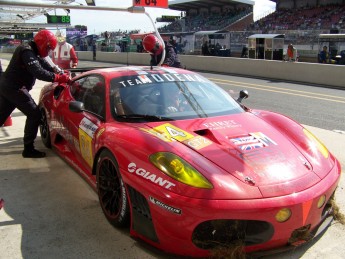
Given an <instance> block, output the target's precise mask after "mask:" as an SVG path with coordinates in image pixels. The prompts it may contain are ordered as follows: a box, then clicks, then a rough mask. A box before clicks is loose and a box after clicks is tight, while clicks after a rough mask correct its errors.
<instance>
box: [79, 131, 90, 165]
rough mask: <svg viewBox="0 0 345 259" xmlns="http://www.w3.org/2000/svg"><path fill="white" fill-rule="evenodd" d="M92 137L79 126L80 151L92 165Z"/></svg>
mask: <svg viewBox="0 0 345 259" xmlns="http://www.w3.org/2000/svg"><path fill="white" fill-rule="evenodd" d="M91 142H92V138H91V137H90V136H89V135H88V134H86V133H85V132H84V131H83V130H82V129H80V128H79V143H80V153H81V156H82V157H83V158H84V159H85V161H86V162H87V163H88V164H89V166H90V167H92V162H93V159H92V145H91Z"/></svg>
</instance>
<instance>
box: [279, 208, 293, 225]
mask: <svg viewBox="0 0 345 259" xmlns="http://www.w3.org/2000/svg"><path fill="white" fill-rule="evenodd" d="M290 217H291V210H290V209H288V208H284V209H281V210H280V211H278V213H277V214H276V220H277V221H278V222H280V223H282V222H285V221H287V220H288V219H289V218H290Z"/></svg>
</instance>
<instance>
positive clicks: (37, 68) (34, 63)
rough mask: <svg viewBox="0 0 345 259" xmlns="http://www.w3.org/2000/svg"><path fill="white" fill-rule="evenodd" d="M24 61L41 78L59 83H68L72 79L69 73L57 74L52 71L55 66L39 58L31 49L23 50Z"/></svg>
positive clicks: (30, 70) (34, 74)
mask: <svg viewBox="0 0 345 259" xmlns="http://www.w3.org/2000/svg"><path fill="white" fill-rule="evenodd" d="M22 61H23V62H24V65H25V67H26V69H27V70H28V71H29V72H30V73H31V74H32V75H33V76H34V77H35V78H37V79H39V80H42V81H46V82H58V83H67V82H68V81H69V80H70V77H69V75H68V74H55V73H54V72H52V71H51V70H53V68H52V67H51V66H50V65H49V64H48V63H47V62H45V61H44V60H43V59H40V60H39V59H38V58H37V57H36V56H35V54H34V53H33V52H32V51H31V50H25V51H23V53H22ZM46 66H47V67H46ZM46 68H47V69H46ZM49 69H51V70H49Z"/></svg>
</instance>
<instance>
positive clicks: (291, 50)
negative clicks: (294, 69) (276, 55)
mask: <svg viewBox="0 0 345 259" xmlns="http://www.w3.org/2000/svg"><path fill="white" fill-rule="evenodd" d="M285 61H292V62H295V61H298V54H297V49H296V48H295V47H294V46H293V45H292V44H291V43H290V44H289V45H288V48H287V52H286V57H285Z"/></svg>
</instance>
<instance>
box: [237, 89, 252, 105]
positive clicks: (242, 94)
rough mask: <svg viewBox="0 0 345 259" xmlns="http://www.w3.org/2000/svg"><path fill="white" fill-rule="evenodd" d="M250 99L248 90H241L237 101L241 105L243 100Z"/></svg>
mask: <svg viewBox="0 0 345 259" xmlns="http://www.w3.org/2000/svg"><path fill="white" fill-rule="evenodd" d="M248 97H249V93H248V91H247V90H241V91H240V94H239V96H238V98H237V101H238V102H239V103H241V102H242V100H243V99H247V98H248Z"/></svg>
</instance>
